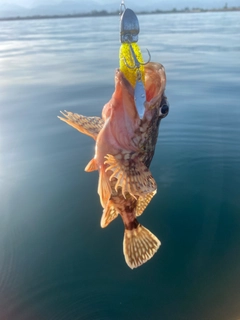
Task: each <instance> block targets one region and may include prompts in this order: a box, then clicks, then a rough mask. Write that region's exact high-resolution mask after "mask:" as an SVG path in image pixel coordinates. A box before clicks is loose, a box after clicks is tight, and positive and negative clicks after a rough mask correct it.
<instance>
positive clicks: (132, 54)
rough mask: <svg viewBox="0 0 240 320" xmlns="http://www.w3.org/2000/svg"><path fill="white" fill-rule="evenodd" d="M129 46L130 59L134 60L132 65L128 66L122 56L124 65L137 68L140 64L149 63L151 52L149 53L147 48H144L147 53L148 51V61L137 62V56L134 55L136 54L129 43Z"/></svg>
mask: <svg viewBox="0 0 240 320" xmlns="http://www.w3.org/2000/svg"><path fill="white" fill-rule="evenodd" d="M129 48H130V51H131V56H132V59H133V61H134V65H133V66H130V65H129V64H128V63H127V60H126V58H125V57H123V59H124V63H125V65H126V66H127V67H128V68H129V69H139V67H140V66H145V65H146V64H147V63H149V62H150V61H151V54H150V52H149V50H148V49H146V50H147V53H148V61H147V62H144V63H142V62H139V61H138V59H137V57H136V55H135V52H134V50H133V48H132V45H131V44H130V45H129Z"/></svg>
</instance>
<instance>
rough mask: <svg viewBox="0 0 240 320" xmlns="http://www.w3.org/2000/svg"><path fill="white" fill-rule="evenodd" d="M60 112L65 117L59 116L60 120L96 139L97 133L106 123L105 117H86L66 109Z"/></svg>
mask: <svg viewBox="0 0 240 320" xmlns="http://www.w3.org/2000/svg"><path fill="white" fill-rule="evenodd" d="M60 112H61V114H62V115H63V116H64V117H65V118H63V117H58V118H59V119H60V120H62V121H64V122H66V123H67V124H69V125H70V126H72V127H73V128H75V129H77V130H78V131H80V132H82V133H84V134H86V135H88V136H90V137H92V138H93V139H94V140H96V139H97V135H98V133H99V131H100V130H101V129H102V127H103V125H104V121H103V119H102V118H99V117H85V116H82V115H80V114H77V113H73V112H68V111H66V110H65V111H64V112H65V113H64V112H62V111H60Z"/></svg>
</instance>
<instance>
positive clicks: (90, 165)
mask: <svg viewBox="0 0 240 320" xmlns="http://www.w3.org/2000/svg"><path fill="white" fill-rule="evenodd" d="M97 169H98V167H97V163H96V159H95V158H93V159H92V160H90V161H89V162H88V164H87V165H86V167H85V169H84V170H85V171H86V172H92V171H96V170H97Z"/></svg>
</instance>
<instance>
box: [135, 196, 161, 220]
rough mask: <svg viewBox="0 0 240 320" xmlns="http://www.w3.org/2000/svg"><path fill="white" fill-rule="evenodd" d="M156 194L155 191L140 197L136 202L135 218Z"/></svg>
mask: <svg viewBox="0 0 240 320" xmlns="http://www.w3.org/2000/svg"><path fill="white" fill-rule="evenodd" d="M156 193H157V190H155V191H153V192H150V193H147V194H146V195H144V196H140V197H139V198H138V200H137V207H136V217H138V216H140V215H141V214H142V213H143V211H144V210H145V209H146V208H147V206H148V204H149V203H150V201H151V200H152V198H153V197H154V196H155V194H156Z"/></svg>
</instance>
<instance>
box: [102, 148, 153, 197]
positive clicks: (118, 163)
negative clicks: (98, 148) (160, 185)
mask: <svg viewBox="0 0 240 320" xmlns="http://www.w3.org/2000/svg"><path fill="white" fill-rule="evenodd" d="M105 158H106V161H105V162H104V163H105V164H107V165H108V167H107V169H106V171H109V170H111V171H112V175H111V176H110V178H109V180H110V181H111V179H112V178H116V179H117V182H116V185H115V190H116V191H117V188H118V187H121V188H122V194H123V196H124V197H125V194H126V193H127V192H128V193H130V195H132V196H133V197H135V196H136V195H139V196H143V195H146V194H148V193H150V192H154V191H156V189H157V184H156V182H155V180H154V178H153V176H152V174H151V172H150V170H149V169H148V168H147V167H146V166H145V164H144V163H142V162H141V161H140V160H139V159H138V157H137V155H131V156H130V155H129V158H128V159H126V160H123V159H117V158H116V157H114V156H112V155H110V154H107V155H106V156H105ZM126 158H127V157H126Z"/></svg>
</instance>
